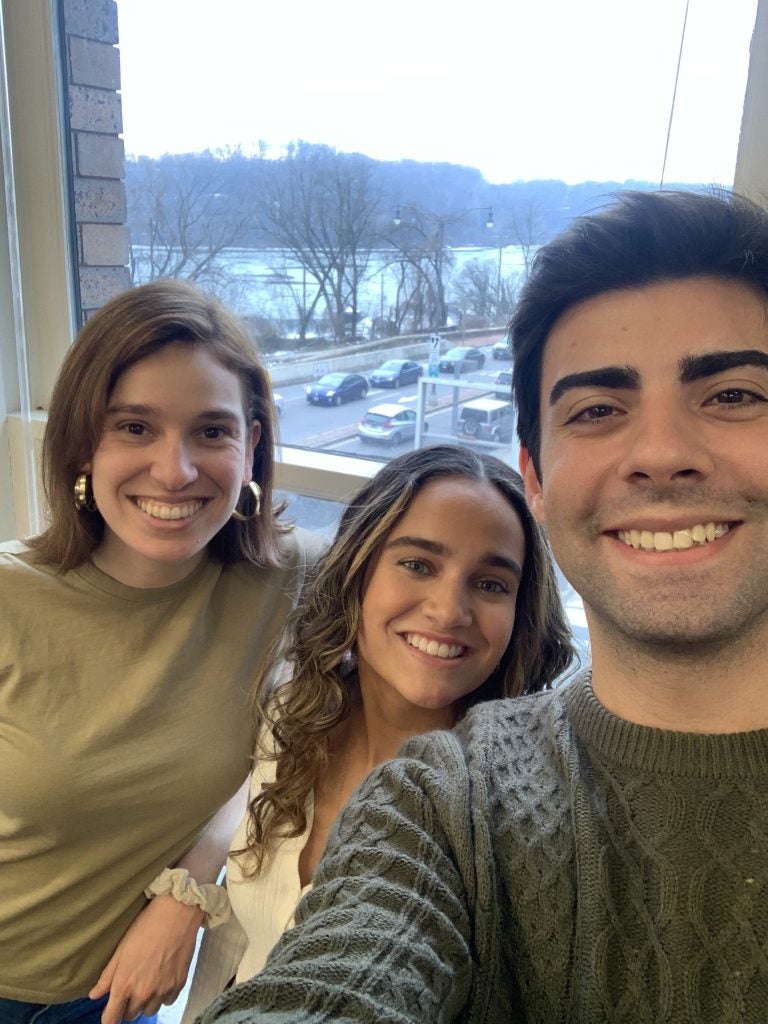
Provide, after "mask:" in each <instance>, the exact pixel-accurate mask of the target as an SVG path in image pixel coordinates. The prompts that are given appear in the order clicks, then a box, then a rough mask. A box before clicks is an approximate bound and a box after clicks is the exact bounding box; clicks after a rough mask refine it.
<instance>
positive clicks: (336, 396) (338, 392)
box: [307, 373, 368, 405]
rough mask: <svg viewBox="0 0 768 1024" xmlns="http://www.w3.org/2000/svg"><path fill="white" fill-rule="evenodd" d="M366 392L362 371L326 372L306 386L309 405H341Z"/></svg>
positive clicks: (366, 385) (365, 382)
mask: <svg viewBox="0 0 768 1024" xmlns="http://www.w3.org/2000/svg"><path fill="white" fill-rule="evenodd" d="M367 394H368V380H367V378H365V377H364V376H363V375H362V373H326V375H325V376H324V377H321V378H320V380H316V381H315V383H314V384H310V386H309V387H308V388H307V401H308V402H309V403H310V405H341V404H342V403H343V402H351V401H352V400H353V399H355V398H365V396H366V395H367Z"/></svg>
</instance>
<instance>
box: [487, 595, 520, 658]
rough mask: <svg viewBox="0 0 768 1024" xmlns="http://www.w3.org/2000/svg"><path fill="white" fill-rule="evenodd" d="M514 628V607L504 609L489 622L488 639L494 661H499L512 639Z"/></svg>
mask: <svg viewBox="0 0 768 1024" xmlns="http://www.w3.org/2000/svg"><path fill="white" fill-rule="evenodd" d="M514 628H515V608H514V606H513V607H512V608H511V609H505V610H504V611H501V612H500V614H499V615H498V616H497V617H496V618H495V619H494V621H493V623H489V634H488V639H489V643H490V646H491V649H492V651H493V655H494V658H495V660H496V661H500V660H501V658H502V657H503V656H504V652H505V651H506V649H507V647H508V646H509V641H510V640H511V639H512V633H513V631H514Z"/></svg>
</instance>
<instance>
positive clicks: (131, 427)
mask: <svg viewBox="0 0 768 1024" xmlns="http://www.w3.org/2000/svg"><path fill="white" fill-rule="evenodd" d="M119 429H120V430H123V431H125V433H126V434H131V435H132V436H133V437H143V436H144V435H145V434H146V433H147V428H146V426H145V425H144V424H143V423H135V422H131V423H121V424H120V428H119Z"/></svg>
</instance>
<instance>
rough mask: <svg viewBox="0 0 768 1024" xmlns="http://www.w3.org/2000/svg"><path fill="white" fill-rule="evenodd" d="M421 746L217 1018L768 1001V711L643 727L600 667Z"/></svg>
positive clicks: (348, 817) (328, 860)
mask: <svg viewBox="0 0 768 1024" xmlns="http://www.w3.org/2000/svg"><path fill="white" fill-rule="evenodd" d="M403 755H404V756H403V757H402V758H401V759H398V760H396V761H393V762H390V763H389V764H387V765H384V766H382V767H381V768H380V769H378V770H377V771H376V772H374V773H373V775H372V776H371V777H370V778H369V780H368V781H367V782H366V783H364V785H363V787H362V788H361V790H360V791H359V792H358V795H357V796H356V797H355V798H354V799H353V801H352V802H351V804H350V805H349V806H348V808H347V809H346V811H345V812H344V813H343V814H342V816H341V818H340V820H339V822H338V824H337V827H336V830H335V833H334V835H333V837H332V838H331V841H330V843H329V847H328V849H327V851H326V854H325V857H324V859H323V861H322V864H321V866H320V869H319V870H318V873H317V875H316V878H315V888H314V890H313V891H312V892H311V893H310V894H309V895H308V896H307V897H306V899H305V900H304V901H303V902H302V904H301V906H300V908H299V910H298V912H297V915H296V920H297V927H296V928H295V929H294V930H293V931H291V932H288V933H287V934H286V935H285V936H284V937H283V939H282V940H281V942H280V943H279V945H278V946H277V948H276V950H275V952H274V953H273V954H272V956H271V957H270V959H269V961H268V963H267V967H266V969H265V971H264V972H263V973H262V974H261V975H259V976H258V977H257V978H255V979H252V980H251V981H248V982H245V983H244V984H243V985H240V986H238V987H236V988H234V989H232V990H231V991H229V992H228V993H225V994H224V995H223V996H222V997H220V998H219V999H218V1000H217V1002H216V1003H214V1004H213V1006H212V1007H211V1008H210V1009H209V1010H208V1012H207V1013H206V1014H204V1016H203V1021H204V1022H205V1024H211V1022H212V1021H214V1020H222V1021H226V1022H227V1024H234V1022H235V1021H246V1020H247V1021H272V1022H277V1021H280V1022H282V1021H329V1020H334V1021H341V1020H349V1021H371V1022H373V1021H377V1022H378V1021H392V1022H395V1021H396V1022H406V1021H408V1022H414V1024H416V1022H418V1024H424V1022H428V1021H449V1020H461V1021H471V1022H475V1021H477V1022H480V1021H484V1022H499V1024H501V1022H502V1021H503V1022H510V1021H512V1022H514V1021H521V1022H522V1021H525V1022H526V1024H556V1022H565V1021H568V1022H584V1024H593V1022H602V1021H610V1022H622V1024H646V1022H647V1024H651V1022H653V1024H662V1022H674V1024H715V1022H717V1024H736V1022H739V1024H745V1022H758V1021H759V1022H760V1024H765V1022H766V1020H768V957H767V956H766V951H767V950H768V801H767V800H766V796H765V780H766V777H768V730H761V731H757V732H753V733H746V734H738V735H731V736H727V735H726V736H697V735H689V734H682V733H670V732H663V731H660V730H655V729H648V728H643V727H640V726H635V725H631V724H629V723H627V722H623V721H621V720H620V719H617V718H616V717H615V716H613V715H611V714H610V713H608V712H607V711H605V709H604V708H602V707H601V706H600V704H599V703H598V702H597V701H596V700H595V698H594V696H593V694H592V691H591V688H590V686H589V681H588V679H587V678H586V677H583V678H581V679H580V680H578V681H576V682H574V683H573V684H571V685H570V686H569V687H566V688H565V689H563V690H561V691H559V692H557V693H555V694H548V695H542V696H538V697H530V698H524V699H520V700H515V701H499V702H493V703H491V704H487V705H483V706H481V707H478V708H477V709H475V710H474V711H472V712H471V713H470V715H469V716H468V717H467V719H466V720H465V721H464V723H462V725H461V726H460V727H459V728H458V729H457V730H456V731H455V732H454V733H432V734H431V735H429V736H426V737H419V738H416V739H414V740H411V741H410V742H409V743H408V745H407V746H406V747H405V748H404V750H403Z"/></svg>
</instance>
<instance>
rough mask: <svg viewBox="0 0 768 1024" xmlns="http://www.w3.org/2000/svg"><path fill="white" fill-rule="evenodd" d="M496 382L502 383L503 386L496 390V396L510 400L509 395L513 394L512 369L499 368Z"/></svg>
mask: <svg viewBox="0 0 768 1024" xmlns="http://www.w3.org/2000/svg"><path fill="white" fill-rule="evenodd" d="M494 384H501V385H502V388H501V389H499V390H497V391H496V397H497V398H501V399H505V400H506V401H509V397H510V395H511V394H512V371H511V370H499V372H498V373H497V374H496V380H495V381H494Z"/></svg>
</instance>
